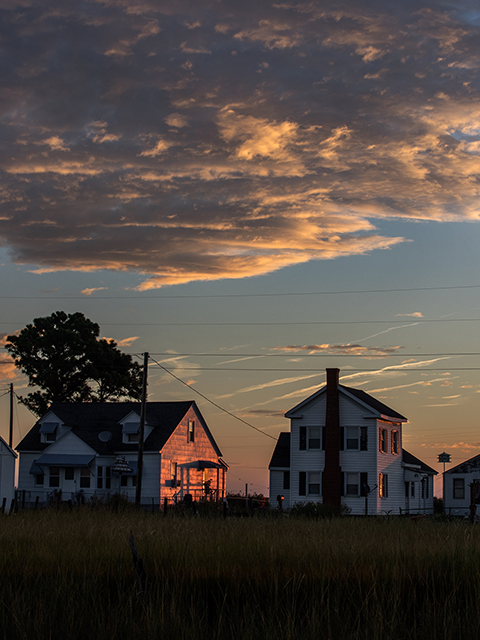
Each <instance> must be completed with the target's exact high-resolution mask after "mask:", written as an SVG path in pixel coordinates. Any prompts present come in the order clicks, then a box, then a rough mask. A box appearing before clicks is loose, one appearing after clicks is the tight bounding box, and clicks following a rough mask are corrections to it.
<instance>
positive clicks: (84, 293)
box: [80, 287, 108, 296]
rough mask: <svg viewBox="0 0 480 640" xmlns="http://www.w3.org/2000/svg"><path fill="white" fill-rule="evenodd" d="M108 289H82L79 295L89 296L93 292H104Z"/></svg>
mask: <svg viewBox="0 0 480 640" xmlns="http://www.w3.org/2000/svg"><path fill="white" fill-rule="evenodd" d="M106 289H108V287H92V288H91V289H83V290H82V291H81V292H80V293H82V294H83V295H84V296H91V295H92V293H95V291H105V290H106Z"/></svg>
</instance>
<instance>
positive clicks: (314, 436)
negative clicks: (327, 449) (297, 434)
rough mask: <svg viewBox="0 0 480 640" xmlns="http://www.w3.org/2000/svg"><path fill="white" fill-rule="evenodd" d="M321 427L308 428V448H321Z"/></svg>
mask: <svg viewBox="0 0 480 640" xmlns="http://www.w3.org/2000/svg"><path fill="white" fill-rule="evenodd" d="M320 433H321V428H320V427H309V428H308V448H309V449H320Z"/></svg>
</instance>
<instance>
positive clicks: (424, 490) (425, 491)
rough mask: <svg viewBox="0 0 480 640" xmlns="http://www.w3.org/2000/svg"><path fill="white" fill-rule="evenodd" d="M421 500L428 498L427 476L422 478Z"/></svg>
mask: <svg viewBox="0 0 480 640" xmlns="http://www.w3.org/2000/svg"><path fill="white" fill-rule="evenodd" d="M422 498H423V499H426V498H428V476H425V477H424V478H422Z"/></svg>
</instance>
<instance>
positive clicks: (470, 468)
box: [445, 454, 480, 473]
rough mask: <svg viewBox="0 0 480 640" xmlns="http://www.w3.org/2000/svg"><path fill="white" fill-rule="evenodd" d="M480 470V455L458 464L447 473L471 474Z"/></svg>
mask: <svg viewBox="0 0 480 640" xmlns="http://www.w3.org/2000/svg"><path fill="white" fill-rule="evenodd" d="M479 469H480V454H478V455H476V456H473V458H469V459H468V460H464V461H463V462H460V464H457V465H456V466H455V467H450V469H447V470H446V471H445V473H471V472H475V471H478V470H479Z"/></svg>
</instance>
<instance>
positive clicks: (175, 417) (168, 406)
mask: <svg viewBox="0 0 480 640" xmlns="http://www.w3.org/2000/svg"><path fill="white" fill-rule="evenodd" d="M190 408H193V410H194V411H195V414H196V415H197V417H198V419H199V420H200V422H201V424H202V427H203V428H204V429H205V432H206V434H207V436H208V438H209V440H210V442H211V444H212V446H213V448H214V449H215V453H216V454H217V455H218V456H221V455H222V454H221V452H220V449H219V448H218V446H217V444H216V442H215V440H214V438H213V436H212V434H211V432H210V430H209V428H208V426H207V424H206V422H205V420H204V418H203V416H202V414H201V413H200V410H199V409H198V407H197V405H196V403H195V402H194V401H191V400H187V401H183V402H147V403H146V407H145V424H148V426H150V427H153V429H152V431H151V433H150V434H149V435H148V437H147V438H146V439H145V443H144V451H156V452H158V451H161V449H162V448H163V447H164V445H165V443H166V442H167V440H168V439H169V438H170V436H171V435H172V433H173V432H174V431H175V429H176V428H177V426H178V424H179V423H180V422H181V421H182V419H183V418H184V417H185V414H186V413H187V411H188V410H189V409H190ZM140 411H141V403H140V402H54V403H52V405H51V406H50V407H49V410H48V412H47V413H46V414H45V415H48V413H53V414H55V416H56V417H57V418H58V419H59V420H60V421H61V422H62V423H63V424H64V425H65V426H67V427H70V428H71V432H72V433H74V434H75V435H76V436H78V437H79V438H80V439H81V440H83V441H84V442H85V443H86V444H88V445H89V446H90V447H91V448H92V449H93V450H94V451H96V452H97V453H100V454H104V455H109V454H113V453H114V452H118V451H124V452H129V451H131V452H135V451H137V450H138V444H136V443H128V444H126V443H124V442H122V439H123V438H122V427H121V424H120V422H121V421H123V420H124V419H125V418H126V417H127V416H128V415H129V414H130V413H132V412H135V413H136V414H137V415H138V416H140ZM102 431H109V432H110V433H111V438H110V439H109V440H108V441H107V442H104V441H103V440H100V439H99V437H98V435H99V433H101V432H102ZM51 444H52V443H51V442H50V443H43V442H41V438H40V423H39V422H37V423H36V424H35V426H34V427H33V428H32V429H31V430H30V431H29V432H28V433H27V435H26V436H25V437H24V438H23V440H22V441H21V442H20V443H19V444H18V446H17V447H16V448H17V451H42V450H44V449H46V448H47V447H49V446H51Z"/></svg>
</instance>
